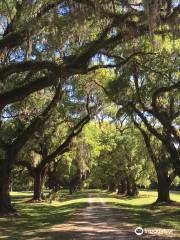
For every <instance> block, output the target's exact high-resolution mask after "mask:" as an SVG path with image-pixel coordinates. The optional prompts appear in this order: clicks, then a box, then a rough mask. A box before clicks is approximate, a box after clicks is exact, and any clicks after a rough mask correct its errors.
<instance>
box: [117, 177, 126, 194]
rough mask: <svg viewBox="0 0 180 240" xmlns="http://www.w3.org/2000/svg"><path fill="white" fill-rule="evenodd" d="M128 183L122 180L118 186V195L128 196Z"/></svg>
mask: <svg viewBox="0 0 180 240" xmlns="http://www.w3.org/2000/svg"><path fill="white" fill-rule="evenodd" d="M126 191H127V188H126V181H125V180H124V179H122V180H121V182H120V184H119V185H118V192H117V193H118V194H126Z"/></svg>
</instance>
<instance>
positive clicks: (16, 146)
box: [10, 84, 63, 152]
mask: <svg viewBox="0 0 180 240" xmlns="http://www.w3.org/2000/svg"><path fill="white" fill-rule="evenodd" d="M62 96H63V90H62V86H61V84H60V85H59V87H58V88H57V89H56V93H55V95H54V98H53V100H52V101H51V103H50V104H49V105H48V106H47V107H46V108H45V110H44V111H43V112H42V113H41V114H40V115H39V116H37V117H36V118H35V119H34V120H33V121H32V123H31V124H30V125H29V127H27V129H26V130H25V131H24V132H23V133H22V134H21V135H20V136H19V137H18V138H17V139H15V140H14V142H13V143H12V144H11V145H10V148H11V149H12V151H13V152H19V151H20V149H21V148H22V147H23V146H24V144H25V143H26V142H27V141H28V140H29V139H30V137H31V136H32V135H33V134H34V133H35V132H36V131H38V130H39V128H40V127H41V126H42V125H43V124H44V123H45V122H46V121H47V119H48V118H49V116H50V115H51V113H52V111H53V110H54V108H55V107H56V105H57V103H58V102H59V101H60V100H61V98H62Z"/></svg>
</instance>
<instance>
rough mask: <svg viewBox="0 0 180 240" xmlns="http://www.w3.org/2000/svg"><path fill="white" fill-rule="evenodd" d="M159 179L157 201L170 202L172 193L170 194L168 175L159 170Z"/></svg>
mask: <svg viewBox="0 0 180 240" xmlns="http://www.w3.org/2000/svg"><path fill="white" fill-rule="evenodd" d="M157 179H158V198H157V200H156V203H163V202H165V203H170V202H171V200H170V194H169V188H170V180H169V178H168V175H166V173H165V172H163V171H160V170H159V171H158V172H157Z"/></svg>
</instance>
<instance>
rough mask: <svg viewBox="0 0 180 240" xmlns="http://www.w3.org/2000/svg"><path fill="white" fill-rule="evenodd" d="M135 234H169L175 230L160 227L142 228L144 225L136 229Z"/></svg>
mask: <svg viewBox="0 0 180 240" xmlns="http://www.w3.org/2000/svg"><path fill="white" fill-rule="evenodd" d="M134 232H135V234H136V235H138V236H141V235H143V234H155V235H156V234H157V235H161V234H166V235H169V234H171V233H172V232H173V230H172V229H160V228H142V227H137V228H135V230H134Z"/></svg>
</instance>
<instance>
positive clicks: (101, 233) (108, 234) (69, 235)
mask: <svg viewBox="0 0 180 240" xmlns="http://www.w3.org/2000/svg"><path fill="white" fill-rule="evenodd" d="M129 214H130V213H129ZM129 214H125V213H124V212H123V211H121V210H120V209H118V208H117V207H113V206H111V205H109V204H108V205H107V204H106V203H105V202H104V200H103V198H101V197H99V196H97V194H91V195H90V196H89V205H88V206H87V207H85V208H84V209H83V210H80V211H79V212H78V213H76V214H74V217H73V220H71V221H68V222H67V223H66V224H57V225H55V226H53V227H51V228H49V229H46V230H45V231H43V230H40V231H38V232H36V234H34V237H33V239H37V240H39V239H49V240H50V239H59V240H119V239H124V240H125V239H127V240H133V239H157V240H164V239H173V240H175V239H180V238H179V237H177V233H176V232H175V231H172V230H167V229H166V230H163V231H162V229H153V231H157V232H156V234H154V233H151V234H147V233H144V234H143V235H141V236H137V235H136V234H135V233H134V230H135V228H136V227H137V225H135V224H129V218H130V215H129ZM145 231H146V230H145Z"/></svg>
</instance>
